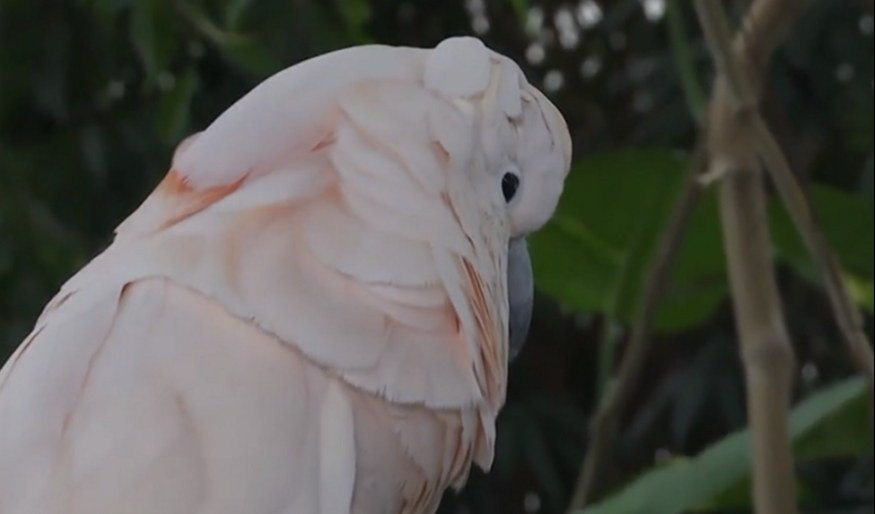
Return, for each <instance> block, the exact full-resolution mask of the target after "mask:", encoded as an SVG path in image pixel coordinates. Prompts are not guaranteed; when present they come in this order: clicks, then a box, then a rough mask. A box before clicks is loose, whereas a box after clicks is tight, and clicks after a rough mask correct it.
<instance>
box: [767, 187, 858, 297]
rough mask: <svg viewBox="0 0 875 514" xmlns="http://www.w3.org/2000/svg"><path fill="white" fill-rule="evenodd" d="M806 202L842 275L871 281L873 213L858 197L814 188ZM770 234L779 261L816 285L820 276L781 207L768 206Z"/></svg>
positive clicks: (825, 188) (826, 188) (828, 189)
mask: <svg viewBox="0 0 875 514" xmlns="http://www.w3.org/2000/svg"><path fill="white" fill-rule="evenodd" d="M809 198H810V199H811V203H812V205H813V208H814V212H815V213H816V215H817V217H818V219H819V220H820V223H821V226H822V227H823V230H824V232H825V233H826V237H827V239H828V240H829V242H830V244H831V245H832V247H833V249H834V250H835V251H836V253H837V254H838V256H839V259H840V261H841V264H842V266H843V268H844V270H845V271H847V272H849V273H850V274H852V275H854V276H856V277H860V278H864V279H868V280H872V278H873V268H875V265H873V263H875V251H873V247H875V209H873V206H872V204H871V203H870V202H868V201H867V200H866V199H865V198H864V197H862V196H860V195H854V194H850V193H847V192H844V191H841V190H839V189H835V188H833V187H829V186H824V185H819V184H813V185H812V186H811V187H810V188H809ZM770 215H771V219H772V233H773V236H774V241H775V246H776V249H777V251H778V255H779V257H780V258H781V259H782V260H783V261H785V262H786V263H787V264H789V265H790V266H791V267H793V268H794V269H795V270H796V271H797V272H798V273H800V274H801V275H802V276H804V277H807V278H809V279H811V280H813V281H819V280H820V278H819V273H818V272H817V269H816V267H815V265H814V263H813V261H812V259H811V257H810V256H809V253H808V250H807V249H806V247H805V245H804V244H803V242H802V239H801V238H800V237H799V235H798V233H797V231H796V228H795V227H794V226H793V222H792V221H791V220H790V217H789V215H788V214H787V212H786V210H784V208H783V206H782V205H780V204H779V203H778V202H772V205H771V206H770Z"/></svg>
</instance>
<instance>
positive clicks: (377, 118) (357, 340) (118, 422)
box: [0, 38, 571, 514]
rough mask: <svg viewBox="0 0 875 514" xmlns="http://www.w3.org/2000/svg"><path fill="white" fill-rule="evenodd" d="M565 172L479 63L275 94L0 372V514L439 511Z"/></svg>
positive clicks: (192, 167) (345, 68)
mask: <svg viewBox="0 0 875 514" xmlns="http://www.w3.org/2000/svg"><path fill="white" fill-rule="evenodd" d="M570 159H571V142H570V138H569V134H568V129H567V127H566V125H565V122H564V120H563V118H562V116H561V114H560V113H559V111H558V110H557V109H556V108H555V107H554V106H553V104H551V103H550V102H549V101H548V100H547V99H546V97H545V96H544V95H543V94H541V93H540V92H539V91H538V90H536V89H535V88H534V87H533V86H531V85H530V84H529V83H528V82H527V81H526V80H525V77H524V76H523V74H522V72H521V71H520V69H519V68H518V67H517V66H516V65H515V64H514V63H513V62H512V61H511V60H509V59H508V58H506V57H503V56H501V55H499V54H497V53H495V52H493V51H491V50H489V49H487V48H486V47H485V46H484V45H483V44H482V43H481V42H479V41H478V40H476V39H472V38H451V39H447V40H445V41H443V42H442V43H441V44H439V45H438V46H437V47H435V48H433V49H419V48H407V47H389V46H377V45H370V46H361V47H354V48H349V49H344V50H339V51H336V52H333V53H329V54H326V55H323V56H320V57H317V58H314V59H311V60H308V61H305V62H303V63H300V64H297V65H295V66H292V67H291V68H288V69H286V70H285V71H282V72H280V73H278V74H276V75H274V76H273V77H271V78H269V79H267V80H266V81H264V82H263V83H262V84H260V85H259V86H257V87H256V88H255V89H253V90H252V91H251V92H250V93H248V94H247V95H246V96H244V97H243V98H242V99H241V100H239V101H238V102H237V103H235V104H234V105H232V106H231V107H230V108H229V109H228V110H227V111H226V112H224V113H223V114H222V115H221V116H219V117H218V118H217V119H216V120H215V121H214V122H213V123H212V124H211V125H210V126H209V127H208V128H207V129H206V130H204V131H203V132H201V133H199V134H197V135H195V136H192V137H190V138H189V139H187V140H186V141H184V142H183V143H181V144H180V146H179V148H178V149H177V151H176V154H175V155H174V157H173V162H172V166H171V168H170V171H169V173H168V174H167V176H166V178H165V179H164V181H163V182H161V184H160V185H159V186H158V187H157V188H156V189H155V191H154V192H153V193H152V194H151V195H150V196H149V197H148V198H147V199H146V200H145V202H144V203H143V204H142V205H141V206H140V207H139V208H138V209H137V210H136V211H135V212H134V213H133V214H132V215H131V216H130V217H129V218H128V219H126V220H125V221H124V222H123V223H122V224H121V225H120V226H119V227H118V228H117V230H116V237H115V240H114V242H113V243H112V245H111V246H110V247H109V248H107V249H106V250H105V251H104V252H103V253H101V254H100V255H99V256H97V257H96V258H95V259H94V260H93V261H91V262H90V263H89V264H88V265H87V266H85V267H84V268H83V269H82V270H81V271H80V272H79V273H77V274H76V275H75V276H73V277H72V278H71V279H70V280H69V281H68V282H67V283H66V284H64V285H63V287H62V288H61V290H60V292H59V293H58V294H57V295H56V296H55V298H54V299H52V300H51V301H50V302H49V304H48V305H47V306H46V308H45V310H44V311H43V313H42V315H41V316H40V318H39V319H38V320H37V322H36V326H35V327H34V329H33V331H32V332H31V334H30V335H29V336H28V337H27V338H26V339H25V341H24V342H23V343H22V344H21V345H20V346H19V348H18V349H17V351H16V352H15V354H14V355H13V356H12V357H11V358H10V359H9V361H8V362H7V363H6V364H5V366H4V367H3V369H2V370H0V514H347V513H357V514H359V513H368V514H371V513H373V514H392V513H430V512H434V511H435V510H436V509H437V506H438V503H439V501H440V498H441V495H442V493H443V492H444V491H445V490H446V489H447V488H448V487H460V486H461V485H462V484H463V483H464V482H465V480H466V477H467V475H468V471H469V469H470V467H471V465H472V463H476V464H477V465H479V466H481V467H483V468H488V467H489V466H490V464H491V462H492V458H493V442H494V439H495V417H496V415H497V413H498V411H499V409H500V408H501V406H502V404H503V402H504V397H505V387H506V378H507V365H508V360H509V358H510V354H511V352H512V351H513V349H512V347H513V348H515V347H517V346H518V344H517V341H521V340H522V339H523V338H524V337H525V332H526V331H527V329H528V319H529V315H530V309H531V295H532V282H531V268H530V265H529V261H528V253H527V250H526V247H525V242H524V239H523V237H524V236H525V235H526V234H528V233H530V232H532V231H534V230H536V229H537V228H539V227H540V226H542V225H543V224H544V223H545V222H546V221H547V220H548V218H549V217H550V216H551V215H552V213H553V211H554V209H555V207H556V205H557V202H558V200H559V196H560V193H561V191H562V187H563V182H564V180H565V177H566V174H567V172H568V169H569V163H570ZM516 310H519V311H520V314H519V315H517V314H516V313H515V311H516ZM510 340H513V341H512V342H509V341H510Z"/></svg>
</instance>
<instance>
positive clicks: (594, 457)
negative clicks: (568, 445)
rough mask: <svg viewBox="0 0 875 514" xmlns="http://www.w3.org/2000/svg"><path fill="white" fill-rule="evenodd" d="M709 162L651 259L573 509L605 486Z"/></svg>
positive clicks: (696, 160)
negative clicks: (609, 459)
mask: <svg viewBox="0 0 875 514" xmlns="http://www.w3.org/2000/svg"><path fill="white" fill-rule="evenodd" d="M704 161H705V160H704V152H702V151H697V152H696V153H695V154H694V156H693V162H692V165H691V167H690V171H689V172H688V174H687V177H686V179H685V181H684V185H683V188H682V190H681V192H680V195H679V196H678V199H677V201H676V203H675V205H674V208H673V210H672V212H671V215H670V217H669V220H668V223H667V225H666V228H665V231H664V232H663V234H662V238H661V239H660V241H659V244H658V246H657V248H656V252H655V253H654V255H653V258H652V260H651V264H650V269H649V271H648V274H647V276H646V278H645V282H644V286H643V292H642V296H641V300H640V301H639V304H638V309H637V312H636V315H635V321H634V324H633V326H632V332H631V334H630V336H629V344H628V345H627V348H626V352H625V353H624V354H623V359H622V362H621V363H620V369H619V372H618V373H617V377H616V379H615V380H613V381H612V382H611V383H610V385H609V386H608V388H607V390H606V392H605V394H604V395H603V396H602V398H601V401H600V403H599V408H598V411H597V413H596V417H595V419H594V420H593V433H592V437H591V439H590V443H589V450H588V451H587V454H586V459H585V460H584V463H583V470H582V471H581V473H580V476H579V477H578V480H577V484H576V486H575V489H574V494H573V496H572V499H571V503H570V506H569V511H574V510H576V509H579V508H581V507H584V506H585V505H587V504H588V502H589V501H590V500H591V499H592V495H593V493H594V492H596V491H597V488H598V486H599V484H600V482H599V479H600V478H601V471H602V470H603V469H604V463H605V459H606V458H607V457H608V456H609V455H610V453H611V448H612V446H613V442H614V436H615V435H616V432H617V426H618V424H619V421H620V416H621V414H622V411H623V407H624V406H625V405H626V403H627V402H628V400H629V397H630V396H631V394H632V392H633V391H634V389H635V386H636V384H637V382H638V377H639V376H640V374H641V370H642V369H643V367H644V360H645V358H646V357H647V351H648V348H649V343H650V333H651V330H652V325H653V318H654V315H655V314H656V309H657V306H658V305H659V300H660V298H661V297H662V292H663V290H664V289H665V284H666V282H667V281H668V277H669V272H670V271H671V265H672V263H673V262H674V259H675V256H676V255H677V250H678V248H679V247H680V243H681V241H682V240H683V236H684V233H685V232H686V227H687V224H688V222H689V219H690V215H691V214H692V211H693V208H694V207H695V205H696V201H697V200H698V198H699V194H700V191H701V188H700V187H699V184H698V181H697V180H696V177H697V176H698V174H699V171H700V170H701V168H702V166H703V165H704Z"/></svg>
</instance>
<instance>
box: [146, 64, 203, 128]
mask: <svg viewBox="0 0 875 514" xmlns="http://www.w3.org/2000/svg"><path fill="white" fill-rule="evenodd" d="M197 88H198V77H197V75H196V74H195V72H194V70H192V69H188V70H186V71H185V72H184V73H183V74H182V75H181V76H179V77H178V78H177V79H176V82H175V83H174V85H173V87H172V88H171V89H170V90H169V91H167V93H165V94H164V96H163V97H162V98H161V100H160V103H159V104H158V114H157V120H156V122H155V124H156V128H157V129H158V133H159V134H160V136H161V139H162V140H163V141H164V142H165V143H166V144H172V143H176V142H178V141H179V140H180V139H181V138H182V136H183V135H184V133H185V130H186V128H187V127H188V119H189V112H190V105H191V99H192V98H193V97H194V94H195V92H196V91H197Z"/></svg>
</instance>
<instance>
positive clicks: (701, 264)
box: [531, 150, 726, 330]
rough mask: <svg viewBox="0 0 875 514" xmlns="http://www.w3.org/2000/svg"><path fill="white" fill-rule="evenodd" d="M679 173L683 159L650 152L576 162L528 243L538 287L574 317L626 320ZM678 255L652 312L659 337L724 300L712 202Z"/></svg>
mask: <svg viewBox="0 0 875 514" xmlns="http://www.w3.org/2000/svg"><path fill="white" fill-rule="evenodd" d="M685 168H686V163H685V159H684V158H683V157H681V156H678V155H677V154H675V153H671V152H667V151H658V150H628V151H624V152H614V153H606V154H601V155H596V156H592V157H588V158H586V159H583V160H582V161H580V162H578V163H577V164H576V165H575V167H574V169H573V170H572V172H571V174H570V175H569V177H568V179H567V181H566V184H565V192H564V193H563V196H562V201H561V203H560V205H559V207H558V209H557V212H556V215H555V216H554V217H553V219H552V220H551V222H550V223H548V224H547V226H546V227H544V228H543V229H542V230H541V231H539V232H537V233H536V234H534V235H533V236H532V238H531V247H532V255H533V263H534V269H535V277H536V279H537V284H538V287H539V288H541V289H542V290H543V291H545V292H546V293H548V294H550V295H551V296H553V297H554V298H555V299H557V300H558V301H559V302H560V303H563V304H565V305H568V306H570V307H573V308H576V309H578V310H584V311H596V312H600V313H603V314H606V315H608V316H609V317H610V318H612V319H615V320H619V321H629V320H630V319H631V317H632V315H633V313H634V311H635V306H636V303H637V302H638V301H639V297H640V288H641V283H642V280H643V278H644V272H645V270H646V269H647V268H648V266H649V262H650V259H651V257H652V254H653V250H654V247H655V245H656V243H657V241H658V239H659V237H660V236H661V234H662V230H663V227H664V224H665V222H666V221H667V217H668V214H669V211H670V209H671V208H672V206H673V204H674V202H675V200H676V197H677V194H678V192H679V187H680V184H681V180H682V179H683V176H684V173H685ZM710 196H711V197H713V195H710ZM680 254H681V255H679V257H678V260H679V262H678V264H677V265H676V266H675V267H674V270H675V271H674V272H673V274H672V280H671V283H670V284H669V287H668V291H667V292H666V296H665V298H664V301H663V302H662V304H661V308H660V310H659V312H658V313H657V319H656V328H657V329H658V330H660V329H661V330H679V329H682V328H685V327H688V326H691V325H694V324H696V323H698V322H700V321H701V320H702V319H703V317H705V316H707V315H709V314H710V313H711V312H713V310H714V308H715V307H716V306H717V304H718V303H719V302H720V301H721V300H722V299H723V298H724V296H725V294H726V283H725V272H724V271H723V269H724V267H725V265H724V261H723V255H722V244H721V239H720V232H719V222H718V218H717V210H716V202H715V201H714V200H713V198H710V199H707V198H706V201H703V202H702V204H701V205H699V206H698V207H697V210H696V213H695V215H694V216H693V222H692V223H691V227H690V229H689V231H688V234H687V237H686V238H685V241H684V243H683V245H682V247H681V251H680Z"/></svg>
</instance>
